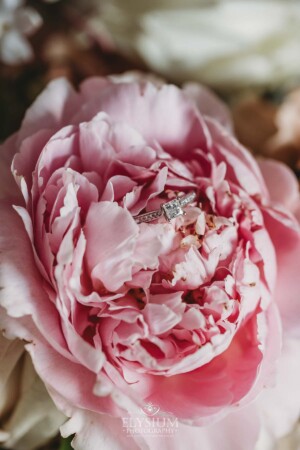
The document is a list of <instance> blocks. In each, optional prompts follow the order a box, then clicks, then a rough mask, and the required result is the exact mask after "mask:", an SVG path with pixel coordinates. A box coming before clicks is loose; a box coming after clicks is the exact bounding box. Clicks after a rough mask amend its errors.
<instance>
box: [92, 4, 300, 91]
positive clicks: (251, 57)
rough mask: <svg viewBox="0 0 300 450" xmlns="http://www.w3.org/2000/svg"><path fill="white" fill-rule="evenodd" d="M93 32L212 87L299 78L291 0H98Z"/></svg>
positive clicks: (299, 22)
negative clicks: (106, 36)
mask: <svg viewBox="0 0 300 450" xmlns="http://www.w3.org/2000/svg"><path fill="white" fill-rule="evenodd" d="M96 3H98V5H99V8H100V9H99V11H100V12H99V14H98V16H97V18H93V19H91V22H90V25H91V27H92V29H93V31H94V32H96V33H97V31H98V33H99V35H100V36H101V35H102V33H103V28H104V30H105V32H106V33H107V34H108V36H109V37H110V38H111V40H112V41H113V43H114V44H115V45H116V46H117V48H118V49H119V50H120V51H121V52H123V53H124V54H127V55H129V56H131V57H139V58H140V59H142V60H143V61H144V62H145V63H146V64H147V65H148V66H149V67H151V68H152V69H154V70H155V71H156V72H158V73H160V74H162V75H164V76H166V77H167V78H168V79H170V80H174V81H177V82H182V81H186V80H189V81H190V80H194V81H202V82H204V83H206V84H209V85H212V86H214V87H218V88H240V87H245V86H268V85H271V86H276V85H279V84H282V83H284V82H289V81H290V80H294V79H295V78H298V79H299V77H300V62H299V55H300V2H299V1H298V0H295V1H293V0H126V1H124V0H102V1H101V2H99V1H98V2H96V1H95V0H94V4H96Z"/></svg>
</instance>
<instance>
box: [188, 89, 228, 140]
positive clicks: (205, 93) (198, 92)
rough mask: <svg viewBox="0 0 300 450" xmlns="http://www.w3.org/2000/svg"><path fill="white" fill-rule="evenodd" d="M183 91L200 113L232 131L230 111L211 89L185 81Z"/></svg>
mask: <svg viewBox="0 0 300 450" xmlns="http://www.w3.org/2000/svg"><path fill="white" fill-rule="evenodd" d="M183 92H184V93H185V94H186V95H187V97H188V98H189V99H190V100H191V101H192V102H194V103H195V105H196V106H197V108H198V110H199V111H200V113H201V114H203V115H204V116H208V117H212V118H213V119H214V120H216V121H217V122H219V123H220V124H221V125H222V126H223V127H224V128H227V130H228V131H230V132H231V133H233V123H232V119H231V116H230V111H229V109H228V107H227V106H226V104H225V103H223V102H222V101H221V100H220V99H219V97H217V96H216V95H215V94H214V92H213V91H211V90H210V89H208V88H207V87H204V86H201V85H200V84H197V83H186V84H185V85H184V86H183Z"/></svg>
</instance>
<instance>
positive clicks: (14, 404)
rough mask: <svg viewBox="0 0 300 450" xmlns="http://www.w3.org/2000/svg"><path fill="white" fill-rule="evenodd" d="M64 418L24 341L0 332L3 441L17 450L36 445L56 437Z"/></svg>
mask: <svg viewBox="0 0 300 450" xmlns="http://www.w3.org/2000/svg"><path fill="white" fill-rule="evenodd" d="M64 421H65V417H64V416H63V414H61V413H60V412H59V411H58V410H57V409H56V407H55V406H54V403H53V402H52V400H51V399H50V396H49V394H48V392H47V390H46V388H45V386H44V384H43V383H42V381H41V380H40V378H39V377H38V376H37V374H36V372H35V370H34V368H33V365H32V362H31V358H30V356H29V354H27V352H25V351H24V344H23V343H22V342H21V341H18V340H14V341H10V340H8V339H5V338H4V337H3V336H2V335H1V334H0V445H3V446H5V448H7V449H13V450H32V449H36V448H37V447H39V446H40V445H42V444H45V443H46V442H47V441H49V439H51V438H53V437H54V436H55V435H56V434H57V433H58V431H59V427H60V425H62V423H63V422H64Z"/></svg>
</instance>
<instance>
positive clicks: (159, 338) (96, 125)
mask: <svg viewBox="0 0 300 450" xmlns="http://www.w3.org/2000/svg"><path fill="white" fill-rule="evenodd" d="M134 78H136V77H129V78H128V77H124V78H122V77H112V78H107V79H104V78H91V79H88V80H86V81H85V82H84V83H83V84H82V85H81V87H80V90H79V92H76V91H74V90H73V88H72V87H71V86H70V84H69V83H68V82H67V81H66V80H64V79H59V80H56V81H54V82H52V83H50V84H49V85H48V87H47V88H46V89H45V90H44V92H43V93H42V94H41V95H40V96H39V97H38V98H37V100H36V101H35V103H34V104H33V105H32V107H31V108H30V109H29V110H28V111H27V113H26V115H25V118H24V121H23V123H22V126H21V128H20V130H19V131H18V132H17V133H16V134H15V135H13V136H12V137H11V138H9V139H8V140H7V141H6V142H5V143H4V145H3V146H2V149H1V151H2V153H3V155H4V161H5V162H6V163H5V164H4V163H3V165H2V171H3V176H1V180H0V182H2V183H3V184H5V186H3V189H4V187H6V190H5V191H4V190H3V192H5V194H3V195H4V198H3V200H2V201H1V203H0V207H1V221H0V250H1V253H0V258H1V259H0V261H1V279H0V284H1V287H2V290H1V292H0V303H1V306H2V307H3V309H4V310H5V314H2V315H1V316H0V324H1V328H3V329H5V336H6V337H8V338H21V339H25V340H26V341H27V342H28V343H27V344H26V346H25V347H26V349H27V351H28V352H29V353H30V355H31V358H32V361H33V364H34V367H35V369H36V371H37V373H38V375H39V376H40V377H41V379H42V380H43V382H44V383H45V386H46V388H47V390H48V391H49V392H50V394H51V396H52V398H53V400H54V402H55V403H56V405H57V407H58V408H59V409H60V410H61V411H62V412H63V413H64V414H66V415H67V416H68V417H70V420H69V421H68V422H67V423H66V424H65V425H63V427H62V428H61V432H62V434H63V436H69V435H72V434H76V436H75V438H74V439H73V443H72V445H73V447H74V448H75V449H78V450H87V449H88V450H98V449H99V448H105V449H112V448H114V449H122V450H125V449H130V450H133V449H139V448H140V449H153V450H154V449H156V448H164V449H172V450H176V449H182V448H183V447H188V448H190V449H198V448H199V444H200V445H201V447H203V448H205V449H206V450H217V449H218V450H219V449H220V448H222V450H253V449H254V448H255V445H256V444H257V445H258V444H259V442H261V440H262V439H263V440H264V441H266V439H267V441H268V445H270V448H272V445H273V444H274V442H275V441H276V440H277V439H278V438H279V437H281V436H284V435H285V434H286V433H288V432H289V431H290V430H291V429H292V427H293V426H294V424H295V422H296V420H297V418H298V417H299V407H300V392H299V375H300V364H299V358H298V355H299V342H300V324H299V309H300V297H299V296H300V294H299V287H300V286H299V283H300V279H299V276H298V270H299V269H298V267H299V263H300V261H299V260H300V227H299V224H298V222H297V219H296V217H295V214H296V213H298V209H299V193H298V185H297V180H296V178H295V177H294V176H293V174H292V172H291V171H290V170H289V169H288V168H287V167H286V166H284V165H283V164H280V163H277V162H275V161H267V160H266V161H262V162H261V163H260V167H259V166H258V164H257V163H256V161H255V160H254V159H253V157H252V156H251V155H250V153H249V152H248V151H247V150H245V148H243V147H242V146H241V145H240V144H239V143H238V142H237V140H236V139H235V137H234V136H233V133H232V125H231V122H230V119H229V117H228V112H227V110H226V108H225V107H224V105H222V104H220V103H219V102H218V100H217V99H216V98H215V97H214V96H213V95H212V94H210V93H209V92H208V91H206V90H205V89H203V88H200V87H197V85H188V86H186V87H185V88H184V89H182V90H180V89H179V88H177V87H175V86H172V85H162V84H161V83H158V85H155V84H153V83H151V82H149V81H146V80H135V79H134ZM10 160H12V161H13V162H12V175H10V166H9V163H10ZM9 177H10V179H9ZM13 177H14V179H15V187H14V188H13V187H12V186H13V184H11V185H10V188H9V189H8V188H7V187H8V184H9V183H13ZM191 191H194V192H195V193H196V198H195V201H194V203H192V204H191V205H189V206H188V207H186V209H185V212H186V215H185V216H180V217H178V218H176V219H174V220H172V221H171V222H166V221H165V220H164V219H163V218H161V219H159V220H158V221H156V222H151V223H148V224H145V223H142V224H139V225H138V224H137V223H136V221H135V219H134V217H133V216H135V215H137V214H140V213H141V212H143V211H145V210H148V211H149V210H153V209H156V208H159V207H160V204H161V203H164V202H167V201H169V200H170V199H172V198H174V196H175V194H177V195H179V196H180V195H184V194H185V193H188V192H191ZM149 405H150V406H151V408H152V409H151V411H152V413H153V411H154V413H156V412H158V410H160V411H161V413H163V414H165V415H166V416H167V417H169V418H173V419H174V418H176V421H177V422H176V423H177V424H178V433H177V434H176V435H175V436H173V438H172V437H170V436H162V435H158V436H152V435H151V433H150V434H147V433H141V434H133V435H130V436H128V435H127V434H126V429H125V428H126V427H124V423H125V424H126V423H127V424H128V423H129V422H128V421H130V420H135V418H137V417H139V415H140V414H141V410H142V411H148V412H149V411H150V410H149V407H150V406H149ZM147 408H148V409H147Z"/></svg>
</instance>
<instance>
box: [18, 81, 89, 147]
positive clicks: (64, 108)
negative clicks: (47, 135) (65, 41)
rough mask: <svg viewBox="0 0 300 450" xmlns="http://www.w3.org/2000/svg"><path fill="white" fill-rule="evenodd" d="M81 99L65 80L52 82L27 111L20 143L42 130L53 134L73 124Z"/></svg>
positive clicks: (20, 132) (19, 139)
mask: <svg viewBox="0 0 300 450" xmlns="http://www.w3.org/2000/svg"><path fill="white" fill-rule="evenodd" d="M80 105H81V103H80V98H79V96H78V94H76V92H75V91H74V89H73V88H72V86H71V84H70V83H69V82H68V81H67V80H66V79H64V78H58V79H56V80H53V81H51V82H50V83H49V84H48V86H47V87H46V88H45V89H44V91H43V92H42V93H41V94H40V95H39V96H38V97H37V99H36V100H35V102H34V103H33V104H32V106H31V107H30V108H29V109H28V110H27V112H26V114H25V117H24V120H23V122H22V126H21V130H20V131H19V135H18V141H19V142H20V143H21V142H22V141H23V139H25V138H26V137H28V136H31V135H32V134H35V133H36V132H38V131H40V130H41V129H51V130H53V132H55V131H57V130H58V129H59V128H62V127H63V126H64V125H67V124H69V123H70V122H71V118H72V116H73V114H74V111H77V110H78V109H79V108H80Z"/></svg>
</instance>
